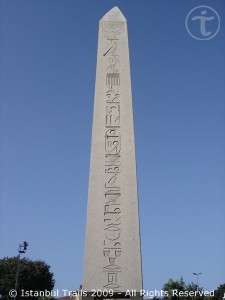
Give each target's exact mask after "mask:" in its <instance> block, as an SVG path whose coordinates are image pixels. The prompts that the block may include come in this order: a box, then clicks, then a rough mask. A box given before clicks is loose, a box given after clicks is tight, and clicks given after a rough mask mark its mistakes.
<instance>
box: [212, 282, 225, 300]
mask: <svg viewBox="0 0 225 300" xmlns="http://www.w3.org/2000/svg"><path fill="white" fill-rule="evenodd" d="M222 299H223V300H224V299H225V283H224V284H221V285H220V286H219V287H218V288H217V289H216V290H215V293H214V297H213V300H222Z"/></svg>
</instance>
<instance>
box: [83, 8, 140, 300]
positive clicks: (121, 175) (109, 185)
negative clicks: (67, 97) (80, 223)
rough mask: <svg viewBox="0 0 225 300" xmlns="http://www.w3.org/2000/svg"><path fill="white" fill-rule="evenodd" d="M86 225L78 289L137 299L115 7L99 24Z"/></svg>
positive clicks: (124, 63)
mask: <svg viewBox="0 0 225 300" xmlns="http://www.w3.org/2000/svg"><path fill="white" fill-rule="evenodd" d="M86 226H87V227H86V242H85V253H84V275H83V285H82V290H83V291H86V292H88V295H89V296H90V293H92V291H94V290H100V291H102V293H105V294H103V295H102V296H105V297H106V298H107V291H109V290H113V292H114V294H117V296H120V295H121V298H122V297H123V296H124V295H125V293H126V292H127V290H130V291H131V290H136V291H137V296H138V293H139V291H140V290H141V289H142V268H141V249H140V232H139V212H138V196H137V178H136V159H135V144H134V129H133V110H132V95H131V79H130V61H129V48H128V34H127V22H126V19H125V18H124V16H123V14H122V13H121V11H120V10H119V8H118V7H114V8H113V9H111V10H110V11H109V12H108V13H107V14H106V15H105V16H104V17H103V18H102V19H101V20H100V23H99V37H98V54H97V71H96V84H95V101H94V116H93V129H92V145H91V161H90V175H89V193H88V209H87V225H86ZM100 293H101V292H100ZM100 293H99V294H98V295H97V296H101V295H100ZM95 296H96V295H95ZM133 296H135V295H133Z"/></svg>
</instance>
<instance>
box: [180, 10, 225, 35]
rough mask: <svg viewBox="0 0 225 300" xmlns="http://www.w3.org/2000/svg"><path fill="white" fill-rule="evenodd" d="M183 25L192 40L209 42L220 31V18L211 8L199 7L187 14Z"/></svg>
mask: <svg viewBox="0 0 225 300" xmlns="http://www.w3.org/2000/svg"><path fill="white" fill-rule="evenodd" d="M185 25H186V28H187V31H188V33H189V34H190V35H191V36H192V37H193V38H194V39H196V40H210V39H212V38H213V37H214V36H215V35H216V34H217V33H218V31H219V29H220V17H219V15H218V13H217V12H216V11H215V10H214V9H213V8H211V7H209V6H205V5H200V6H197V7H195V8H193V9H192V10H191V11H190V12H189V13H188V15H187V18H186V21H185Z"/></svg>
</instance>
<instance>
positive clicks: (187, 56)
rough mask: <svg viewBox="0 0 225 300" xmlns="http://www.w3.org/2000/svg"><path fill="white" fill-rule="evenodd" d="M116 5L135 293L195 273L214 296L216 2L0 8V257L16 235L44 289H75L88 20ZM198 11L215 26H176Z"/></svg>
mask: <svg viewBox="0 0 225 300" xmlns="http://www.w3.org/2000/svg"><path fill="white" fill-rule="evenodd" d="M115 5H117V6H119V8H120V9H121V11H122V12H123V14H124V15H125V17H126V18H127V21H128V31H129V45H130V59H131V72H132V90H133V109H134V121H135V136H136V152H137V171H138V188H139V205H140V221H141V240H142V260H143V280H144V289H146V290H147V289H148V290H154V289H156V290H160V289H161V288H162V287H163V284H164V283H165V282H167V280H168V279H169V278H173V279H175V280H176V279H179V278H180V276H183V277H184V280H185V281H186V282H191V281H196V278H194V275H193V274H192V273H193V272H201V273H202V275H201V276H200V277H199V283H200V285H201V286H203V287H204V289H205V290H210V289H214V288H216V287H217V286H218V285H219V284H222V283H224V282H225V271H224V270H225V268H224V265H225V255H224V253H225V237H224V232H225V217H224V208H225V201H224V196H225V186H224V180H225V156H224V149H225V140H224V134H225V121H224V120H225V118H224V113H225V103H224V95H225V55H224V53H225V30H224V28H225V26H224V23H225V1H224V0H218V1H212V0H204V1H199V0H198V1H194V0H189V1H181V0H157V1H156V0H142V1H137V0H129V1H128V0H127V1H125V0H124V1H122V0H119V1H112V0H107V1H103V0H98V1H97V0H82V1H81V0H64V1H62V0H54V1H51V0H48V1H46V0H38V1H34V0H20V1H16V0H3V1H1V3H0V6H1V7H0V8H1V16H0V20H1V21H0V23H1V24H0V25H1V26H0V27H1V29H0V34H1V39H0V41H1V44H0V51H1V52H0V63H1V70H0V101H1V102H0V134H1V135H0V142H1V152H0V176H1V177H0V184H1V185H0V188H1V189H0V197H1V198H0V200H1V202H0V209H1V210H0V257H1V258H2V257H4V256H14V255H16V254H17V247H18V244H19V243H21V242H23V241H24V240H27V241H28V243H29V247H28V250H27V253H26V256H27V257H29V258H31V259H34V260H35V259H42V260H45V261H46V263H48V264H49V265H50V266H51V270H52V271H53V272H54V274H55V280H56V284H55V289H59V290H62V289H68V290H73V289H77V288H78V287H79V285H80V284H81V283H82V270H83V250H84V238H85V223H86V207H87V192H88V173H89V159H90V147H91V127H92V111H93V100H94V83H95V67H96V54H97V35H98V21H99V19H100V18H101V17H102V16H103V15H104V14H105V13H106V12H107V11H108V10H110V9H111V8H112V7H113V6H115ZM200 5H205V6H209V7H211V8H213V9H214V10H215V11H216V12H217V13H218V15H219V17H220V22H221V24H220V30H219V32H218V34H217V35H216V36H215V37H213V38H212V39H209V40H197V39H195V38H193V37H192V36H190V35H189V33H188V31H187V29H186V27H185V19H186V17H187V15H188V13H189V12H190V11H191V10H192V9H193V8H195V7H196V6H200ZM199 12H200V11H196V13H197V14H199ZM211 12H212V11H211ZM207 13H208V14H210V11H208V12H207ZM214 21H215V19H214ZM214 21H213V22H214ZM213 22H212V23H211V25H210V26H211V27H207V30H208V31H209V30H211V31H212V32H213V31H215V27H216V26H217V24H216V23H215V22H214V23H213ZM206 23H207V22H206ZM199 26H200V21H195V23H193V22H191V21H190V28H191V30H193V32H194V33H195V34H199V32H200V31H199ZM207 26H209V22H208V23H207Z"/></svg>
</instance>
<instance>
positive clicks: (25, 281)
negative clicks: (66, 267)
mask: <svg viewBox="0 0 225 300" xmlns="http://www.w3.org/2000/svg"><path fill="white" fill-rule="evenodd" d="M17 265H18V257H12V258H8V257H5V258H3V259H0V294H1V296H2V297H3V299H4V298H5V299H11V298H10V297H9V291H10V290H11V289H15V282H16V271H17ZM53 276H54V275H53V273H52V272H50V266H49V265H47V264H46V263H45V262H44V261H41V260H37V261H32V260H30V259H27V258H23V259H20V262H19V275H18V288H17V291H18V297H17V299H20V291H21V289H23V290H25V291H29V290H33V291H45V290H47V291H51V290H52V289H53V287H54V284H55V280H54V278H53ZM26 299H27V300H28V299H29V298H26ZM32 299H34V297H32Z"/></svg>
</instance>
